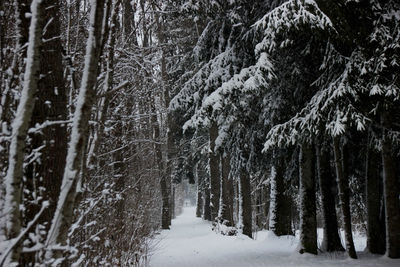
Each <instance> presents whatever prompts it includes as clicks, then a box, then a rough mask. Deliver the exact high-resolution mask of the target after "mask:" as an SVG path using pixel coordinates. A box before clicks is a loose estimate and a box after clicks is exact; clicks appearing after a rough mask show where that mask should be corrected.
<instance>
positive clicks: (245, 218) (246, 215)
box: [239, 169, 253, 238]
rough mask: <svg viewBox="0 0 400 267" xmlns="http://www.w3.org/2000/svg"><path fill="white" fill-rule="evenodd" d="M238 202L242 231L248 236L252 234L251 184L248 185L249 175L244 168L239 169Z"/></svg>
mask: <svg viewBox="0 0 400 267" xmlns="http://www.w3.org/2000/svg"><path fill="white" fill-rule="evenodd" d="M239 187H240V198H241V201H240V204H241V207H240V208H241V212H242V214H239V216H241V218H240V219H241V221H242V227H243V228H242V233H243V234H244V235H247V236H248V237H250V238H253V236H252V232H253V231H252V209H251V185H250V176H249V174H248V173H247V171H246V170H245V169H241V171H240V185H239Z"/></svg>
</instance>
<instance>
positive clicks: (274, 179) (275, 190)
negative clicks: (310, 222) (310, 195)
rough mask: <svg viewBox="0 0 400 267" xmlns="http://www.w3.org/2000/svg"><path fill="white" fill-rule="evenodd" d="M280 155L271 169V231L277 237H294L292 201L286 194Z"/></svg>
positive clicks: (277, 155) (282, 160)
mask: <svg viewBox="0 0 400 267" xmlns="http://www.w3.org/2000/svg"><path fill="white" fill-rule="evenodd" d="M279 154H280V153H279V152H278V153H276V155H275V159H274V161H275V163H274V166H273V167H272V168H271V177H270V181H271V188H270V190H271V193H270V206H269V207H270V209H269V229H270V230H271V231H273V232H274V234H275V235H277V236H282V235H292V234H293V232H292V225H291V203H290V202H291V201H290V198H289V197H288V196H287V195H286V194H285V181H284V180H285V177H284V159H283V157H282V156H281V155H279Z"/></svg>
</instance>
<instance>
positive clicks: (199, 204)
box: [196, 185, 203, 218]
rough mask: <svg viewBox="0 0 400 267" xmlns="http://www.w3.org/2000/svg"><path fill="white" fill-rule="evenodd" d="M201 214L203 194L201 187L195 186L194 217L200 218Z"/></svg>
mask: <svg viewBox="0 0 400 267" xmlns="http://www.w3.org/2000/svg"><path fill="white" fill-rule="evenodd" d="M202 213H203V193H202V190H201V186H199V185H197V199H196V217H198V218H201V214H202Z"/></svg>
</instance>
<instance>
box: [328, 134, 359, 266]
mask: <svg viewBox="0 0 400 267" xmlns="http://www.w3.org/2000/svg"><path fill="white" fill-rule="evenodd" d="M333 149H334V155H335V165H336V177H337V183H338V188H339V199H340V207H341V209H342V217H343V226H344V232H345V238H346V250H347V253H348V254H349V256H350V258H353V259H357V253H356V250H355V248H354V242H353V233H352V231H351V215H350V195H349V177H347V176H345V171H344V170H345V167H344V166H343V164H347V162H345V161H344V160H343V153H342V151H341V149H340V137H337V136H336V137H334V138H333Z"/></svg>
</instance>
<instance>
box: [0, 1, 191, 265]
mask: <svg viewBox="0 0 400 267" xmlns="http://www.w3.org/2000/svg"><path fill="white" fill-rule="evenodd" d="M173 2H174V1H153V0H151V1H147V0H137V1H131V0H90V1H89V0H69V1H50V0H18V1H14V0H5V1H1V4H0V27H1V28H0V65H1V72H0V75H1V76H0V90H1V106H0V117H1V125H2V127H1V134H0V142H1V149H0V151H1V154H0V157H1V160H0V171H1V176H0V177H1V194H0V196H1V197H0V205H1V216H0V221H1V222H0V228H1V230H0V242H1V243H0V244H1V249H0V266H17V265H18V266H37V265H49V266H50V265H52V266H80V265H87V266H99V265H107V264H109V265H114V266H115V265H120V266H127V265H133V266H141V265H143V264H146V262H148V255H149V251H150V248H151V240H152V238H153V236H154V234H155V233H156V232H157V231H158V229H159V228H160V227H161V217H162V216H161V215H162V214H163V218H165V219H164V220H163V221H162V222H163V225H167V226H166V227H168V226H169V225H170V223H171V218H173V217H174V216H175V212H179V210H180V208H181V206H183V194H184V192H183V188H184V187H183V185H182V184H176V183H172V177H178V174H175V173H176V169H177V164H176V159H175V157H176V156H175V154H174V151H175V150H176V148H175V147H174V140H173V138H172V136H171V134H170V133H169V131H168V128H170V127H171V126H170V125H172V124H173V118H172V117H171V116H170V115H169V113H168V110H167V107H168V105H169V101H170V99H171V97H172V92H171V91H170V90H171V89H170V88H171V87H170V84H169V82H173V81H172V80H171V81H170V79H176V80H177V79H178V77H179V76H180V73H181V72H182V69H181V68H182V67H181V65H180V62H181V61H183V60H187V59H186V58H187V57H188V56H187V55H186V52H187V51H188V50H190V49H191V48H190V47H191V46H192V43H194V42H195V40H196V35H193V34H191V35H186V34H184V31H185V30H186V31H188V30H189V29H191V28H193V27H195V24H192V23H191V22H192V21H193V18H192V17H190V16H189V17H187V16H186V14H184V13H181V12H180V11H181V10H179V9H178V8H177V7H176V5H175V4H174V3H173ZM178 24H179V26H182V29H181V30H180V31H179V30H177V29H176V28H177V25H178ZM183 26H184V27H183ZM172 29H174V32H171V33H168V32H169V31H171V30H172ZM192 32H194V31H192ZM167 33H168V34H167ZM167 72H168V73H167ZM173 72H174V73H175V74H172V73H173ZM175 199H176V200H175ZM163 203H164V206H163V205H162V204H163ZM175 203H176V205H175Z"/></svg>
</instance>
